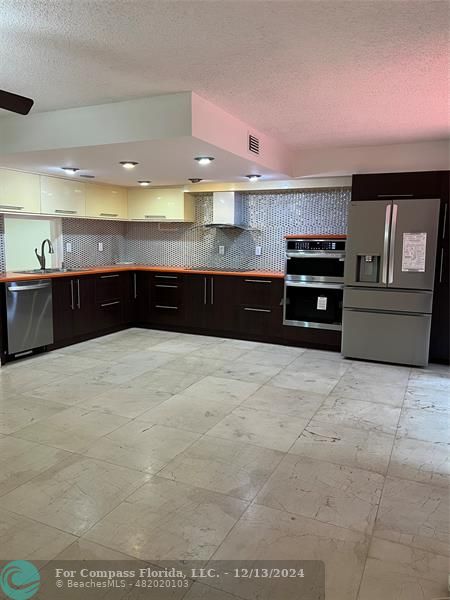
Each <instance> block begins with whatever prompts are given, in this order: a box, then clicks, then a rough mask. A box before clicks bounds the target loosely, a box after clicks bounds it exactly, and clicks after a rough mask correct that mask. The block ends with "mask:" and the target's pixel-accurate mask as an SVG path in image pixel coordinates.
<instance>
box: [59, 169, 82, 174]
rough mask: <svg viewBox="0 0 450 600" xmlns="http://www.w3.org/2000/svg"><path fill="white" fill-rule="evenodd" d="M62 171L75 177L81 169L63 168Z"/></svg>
mask: <svg viewBox="0 0 450 600" xmlns="http://www.w3.org/2000/svg"><path fill="white" fill-rule="evenodd" d="M61 169H62V170H63V171H64V173H66V174H67V175H75V173H76V172H77V171H79V170H80V169H77V167H61Z"/></svg>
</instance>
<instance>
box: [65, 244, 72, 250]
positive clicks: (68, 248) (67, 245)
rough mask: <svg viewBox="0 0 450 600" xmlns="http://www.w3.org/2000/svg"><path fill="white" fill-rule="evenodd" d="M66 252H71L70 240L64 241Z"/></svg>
mask: <svg viewBox="0 0 450 600" xmlns="http://www.w3.org/2000/svg"><path fill="white" fill-rule="evenodd" d="M66 252H72V242H67V243H66Z"/></svg>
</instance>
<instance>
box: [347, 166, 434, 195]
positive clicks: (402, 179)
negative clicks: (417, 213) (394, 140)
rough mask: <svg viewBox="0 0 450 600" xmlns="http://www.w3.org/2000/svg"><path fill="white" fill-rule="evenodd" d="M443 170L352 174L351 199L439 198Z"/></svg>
mask: <svg viewBox="0 0 450 600" xmlns="http://www.w3.org/2000/svg"><path fill="white" fill-rule="evenodd" d="M442 173H443V171H422V172H420V171H417V172H413V173H369V174H366V175H353V177H352V200H389V199H390V200H393V199H397V200H400V199H402V198H405V199H408V198H439V196H440V182H441V176H442V175H441V174H442Z"/></svg>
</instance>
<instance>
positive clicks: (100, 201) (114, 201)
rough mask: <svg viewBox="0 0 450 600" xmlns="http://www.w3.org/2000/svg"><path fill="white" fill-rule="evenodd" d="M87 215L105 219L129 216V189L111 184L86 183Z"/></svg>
mask: <svg viewBox="0 0 450 600" xmlns="http://www.w3.org/2000/svg"><path fill="white" fill-rule="evenodd" d="M86 216H87V217H100V218H103V219H126V218H127V190H126V189H125V188H121V187H113V186H109V185H97V184H87V185H86Z"/></svg>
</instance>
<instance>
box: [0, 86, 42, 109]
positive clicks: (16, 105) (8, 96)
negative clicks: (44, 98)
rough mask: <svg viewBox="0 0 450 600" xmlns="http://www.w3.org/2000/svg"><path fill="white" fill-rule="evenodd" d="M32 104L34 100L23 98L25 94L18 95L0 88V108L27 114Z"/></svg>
mask: <svg viewBox="0 0 450 600" xmlns="http://www.w3.org/2000/svg"><path fill="white" fill-rule="evenodd" d="M33 104H34V100H32V99H31V98H25V96H18V95H17V94H13V93H12V92H6V91H5V90H0V108H3V109H4V110H10V111H11V112H15V113H19V115H27V114H28V113H29V112H30V110H31V107H32V106H33Z"/></svg>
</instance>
